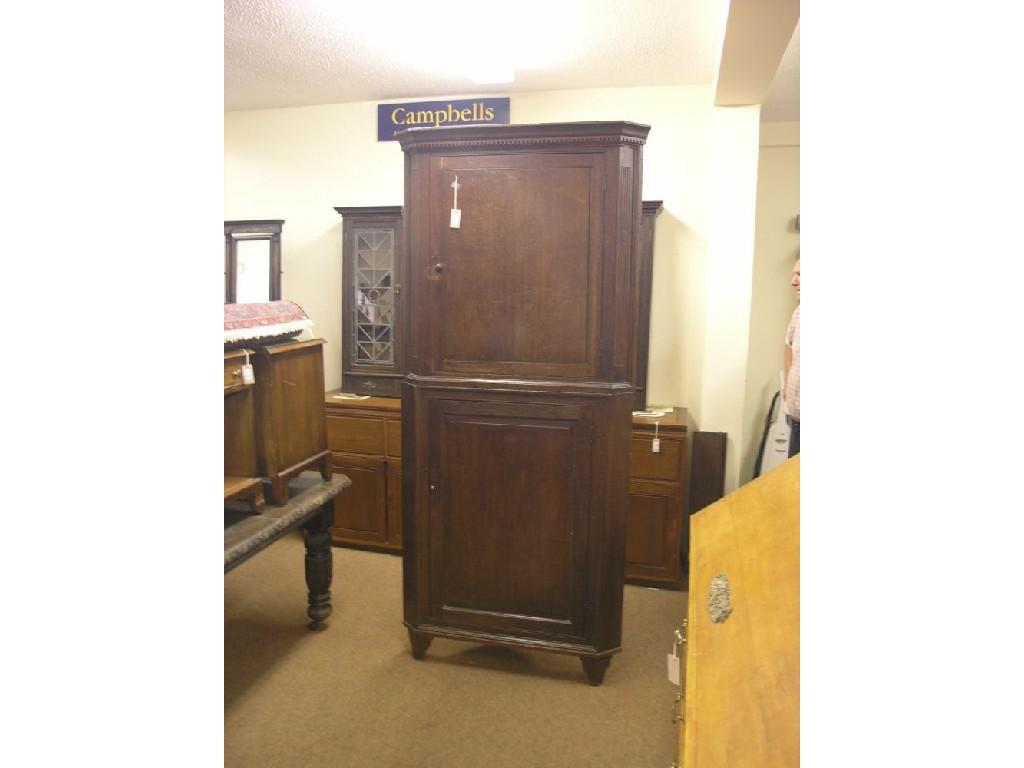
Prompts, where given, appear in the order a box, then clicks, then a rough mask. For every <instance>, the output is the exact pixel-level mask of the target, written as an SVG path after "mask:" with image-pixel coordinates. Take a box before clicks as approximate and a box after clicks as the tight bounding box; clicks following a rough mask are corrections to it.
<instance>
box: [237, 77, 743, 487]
mask: <svg viewBox="0 0 1024 768" xmlns="http://www.w3.org/2000/svg"><path fill="white" fill-rule="evenodd" d="M713 97H714V94H713V89H712V88H711V87H709V86H674V87H652V88H607V89H604V88H602V89H590V90H579V91H549V92H541V93H528V94H522V93H518V94H512V95H511V100H512V101H511V105H512V122H514V123H540V122H560V121H574V120H631V121H634V122H639V123H645V124H647V125H650V126H651V133H650V136H649V138H648V142H647V145H646V147H645V149H644V179H643V198H644V199H645V200H659V199H660V200H663V201H664V209H663V211H662V213H661V215H660V216H659V217H658V221H657V229H656V235H655V252H654V289H653V294H652V309H651V349H650V368H649V373H648V393H649V401H650V402H651V403H652V404H664V405H677V406H684V407H688V408H690V410H691V412H692V413H693V415H694V418H695V420H696V422H697V424H698V426H699V427H700V428H701V429H706V430H712V431H725V432H729V434H730V449H729V450H730V452H731V453H732V454H734V455H738V454H737V450H734V449H733V447H732V445H731V443H732V442H733V441H734V440H741V439H742V435H741V434H740V433H741V432H742V428H743V419H742V413H743V383H744V381H745V361H746V350H747V342H746V329H747V325H748V318H749V306H750V296H749V294H750V280H751V274H750V269H751V265H750V261H751V258H752V257H751V255H750V253H752V251H750V252H748V254H747V255H746V256H744V255H742V254H741V253H740V251H741V250H742V248H744V247H748V246H750V248H752V238H744V237H740V238H738V239H737V238H734V237H731V236H729V242H730V244H729V245H720V247H719V248H718V249H717V255H716V257H715V258H716V259H717V260H718V261H717V262H716V264H715V268H714V269H709V264H710V262H709V241H708V240H709V228H710V227H711V225H712V218H713V216H714V218H715V219H716V220H717V221H719V222H720V226H718V227H717V231H718V232H719V233H720V235H721V236H723V237H724V236H728V233H729V232H732V231H734V230H735V226H739V227H741V228H743V229H745V228H746V227H748V225H749V226H750V227H752V226H753V225H752V222H753V202H752V200H753V192H752V191H749V190H752V188H753V184H754V179H755V173H756V161H755V162H751V161H750V159H749V158H750V155H751V152H753V151H755V150H756V147H757V138H756V130H755V131H754V132H753V133H752V132H751V130H750V118H749V115H750V114H753V115H755V117H754V123H755V128H756V108H748V109H745V110H744V109H730V110H722V109H718V110H716V109H715V108H714V107H713V106H712V100H713ZM436 98H445V96H441V95H439V96H437V97H436ZM394 101H402V99H394ZM726 112H728V113H729V115H732V117H731V118H728V117H724V116H723V114H724V113H726ZM224 134H225V172H224V218H225V219H259V218H280V219H285V225H284V230H283V235H282V245H283V248H282V256H283V270H284V275H283V278H282V295H283V298H286V299H290V300H292V301H295V302H297V303H298V304H300V305H301V306H302V307H303V308H304V309H305V310H306V312H307V313H308V314H309V316H310V317H311V318H312V320H313V322H314V324H315V328H314V330H315V332H316V334H317V335H318V336H322V337H323V338H324V339H326V340H327V342H328V345H327V348H326V352H325V354H326V358H325V373H326V379H327V380H326V384H327V387H328V388H329V389H332V388H336V387H339V386H340V385H341V317H342V315H341V311H342V307H341V304H342V296H341V247H342V237H341V231H342V227H341V217H340V216H338V215H337V213H335V211H334V210H333V207H334V206H358V205H400V204H401V203H402V198H403V187H402V184H403V164H402V151H401V148H400V147H399V145H398V143H397V142H377V140H376V102H372V103H371V102H361V103H354V104H334V105H325V106H317V107H300V108H293V109H275V110H257V111H245V112H228V113H226V114H225V115H224ZM755 157H756V156H755ZM723 172H725V173H726V177H723V176H722V173H723ZM724 178H728V179H729V182H728V183H727V184H722V183H721V182H722V181H723V179H724ZM716 184H717V191H715V185H716ZM729 184H732V185H734V187H735V190H736V193H735V194H733V193H731V192H729V188H728V185H729ZM748 191H749V194H748ZM712 201H714V206H712ZM730 219H731V220H732V221H733V222H734V224H735V226H733V225H730V224H729V221H730ZM747 240H749V242H747V243H746V245H744V243H745V242H746V241H747ZM744 270H746V274H743V271H744ZM709 286H710V288H709ZM709 312H710V313H711V315H710V317H711V318H712V319H713V322H714V338H713V347H710V346H709V344H708V333H709V326H708V318H709ZM741 316H742V322H740V319H739V318H740V317H741ZM712 348H713V349H714V350H715V354H714V355H712V354H709V351H710V350H711V349H712ZM726 348H728V349H729V350H730V351H729V353H728V355H729V358H730V360H733V361H734V363H730V364H729V365H727V366H726V365H722V364H719V363H718V362H716V361H717V360H718V358H719V354H720V353H722V352H723V350H725V349H726ZM709 364H710V365H711V366H712V369H713V370H712V376H711V377H710V378H709V377H708V375H706V373H705V370H704V369H705V366H707V365H709ZM733 394H735V397H734V396H733ZM733 464H734V469H733V470H731V471H730V472H729V474H728V476H727V482H726V485H727V490H731V489H732V488H734V487H735V486H736V482H737V475H738V469H737V468H736V467H738V464H737V463H736V460H735V459H734V461H733Z"/></svg>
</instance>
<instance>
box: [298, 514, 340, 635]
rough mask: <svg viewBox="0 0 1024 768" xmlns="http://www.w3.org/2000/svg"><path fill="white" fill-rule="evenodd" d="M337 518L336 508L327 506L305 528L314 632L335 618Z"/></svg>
mask: <svg viewBox="0 0 1024 768" xmlns="http://www.w3.org/2000/svg"><path fill="white" fill-rule="evenodd" d="M333 517H334V507H333V506H332V505H331V504H326V505H324V506H323V507H322V508H321V509H320V511H319V512H318V513H317V514H316V515H315V516H314V517H313V518H312V519H311V520H310V521H309V522H308V523H306V524H305V525H304V526H303V529H304V533H305V537H306V586H307V587H308V588H309V610H308V611H307V612H308V613H309V618H310V619H311V621H310V622H309V628H310V629H320V628H321V627H322V626H323V622H324V619H326V618H327V617H328V616H330V615H331V577H332V575H333V563H334V560H333V555H332V551H331V535H330V533H329V532H328V528H330V526H331V522H332V521H333Z"/></svg>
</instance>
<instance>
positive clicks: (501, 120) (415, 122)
mask: <svg viewBox="0 0 1024 768" xmlns="http://www.w3.org/2000/svg"><path fill="white" fill-rule="evenodd" d="M511 101H512V100H511V99H510V98H509V97H507V96H506V97H505V98H502V99H460V100H457V101H413V102H410V103H407V104H378V105H377V141H394V140H395V131H401V130H404V129H406V128H439V127H441V126H446V125H508V124H509V113H510V104H511Z"/></svg>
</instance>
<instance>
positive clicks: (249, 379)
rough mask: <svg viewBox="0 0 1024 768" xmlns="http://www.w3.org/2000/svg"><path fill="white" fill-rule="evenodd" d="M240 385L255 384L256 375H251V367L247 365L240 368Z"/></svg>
mask: <svg viewBox="0 0 1024 768" xmlns="http://www.w3.org/2000/svg"><path fill="white" fill-rule="evenodd" d="M242 383H243V384H255V383H256V374H255V373H253V370H252V366H251V365H249V364H246V365H243V366H242Z"/></svg>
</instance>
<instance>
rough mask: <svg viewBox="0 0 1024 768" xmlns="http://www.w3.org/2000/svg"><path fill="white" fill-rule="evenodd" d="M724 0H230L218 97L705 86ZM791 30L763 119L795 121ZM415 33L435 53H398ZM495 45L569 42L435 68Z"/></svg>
mask: <svg viewBox="0 0 1024 768" xmlns="http://www.w3.org/2000/svg"><path fill="white" fill-rule="evenodd" d="M734 2H735V0H734ZM728 5H729V4H728V2H727V0H502V1H501V2H497V1H495V0H445V2H444V3H440V4H434V3H425V2H423V1H422V0H416V1H413V2H408V1H407V0H387V2H377V3H373V2H367V0H359V2H354V1H353V0H225V3H224V107H225V109H226V110H242V109H267V108H276V107H296V106H306V105H313V104H332V103H341V102H350V101H375V100H378V99H397V98H421V97H430V96H453V95H460V94H474V95H476V94H486V93H516V92H524V91H547V90H563V89H581V88H608V87H629V86H644V85H699V84H708V85H709V84H712V83H713V82H714V81H715V78H716V74H717V71H718V67H719V61H718V59H719V56H720V53H721V50H722V35H723V32H724V26H725V18H726V13H727V11H728ZM466 19H471V20H472V21H470V22H467V21H464V20H466ZM732 23H733V22H732V19H731V18H730V25H732ZM410 33H412V34H413V35H415V37H412V36H411V35H410ZM793 38H794V39H793V41H792V43H791V44H790V46H789V48H788V49H787V51H786V54H785V56H784V57H783V60H782V63H781V65H780V66H779V70H778V73H777V75H776V76H775V79H774V81H773V82H772V85H771V88H770V90H769V92H768V97H767V99H766V100H765V102H764V104H763V106H762V120H771V121H780V120H799V119H800V118H799V107H800V97H799V78H800V63H799V62H800V55H799V29H797V32H796V33H795V34H794V35H793ZM417 40H421V41H429V46H432V47H433V50H434V53H430V52H429V50H428V52H427V53H425V54H423V55H421V56H419V57H418V59H417V60H416V61H414V62H411V63H410V62H409V61H407V60H404V61H403V57H402V56H401V55H399V54H400V53H401V51H403V50H406V51H407V50H408V46H409V45H411V44H412V43H415V42H416V41H417ZM502 44H505V45H506V46H507V47H509V48H510V49H514V50H516V51H517V52H533V53H536V54H537V56H539V57H541V58H543V56H544V54H545V53H546V52H549V51H551V50H554V49H556V48H559V47H560V46H562V45H563V44H565V47H566V50H565V51H564V53H563V54H562V57H561V60H560V61H554V62H548V63H546V64H542V65H541V66H534V67H530V68H525V67H524V68H520V69H517V70H516V72H515V80H514V82H512V83H502V84H496V85H479V84H477V83H474V82H473V81H472V80H471V79H469V78H468V77H466V76H460V75H455V74H451V73H450V72H445V71H440V70H441V69H443V67H442V66H441V64H442V63H443V62H446V61H450V60H457V59H458V57H459V56H465V57H466V58H468V59H472V57H473V56H474V51H476V52H477V53H480V52H484V51H487V50H490V49H491V48H493V47H495V46H500V45H502ZM474 45H475V46H478V48H474ZM445 54H448V55H445ZM406 59H407V57H406ZM775 61H778V54H776V58H775Z"/></svg>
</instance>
